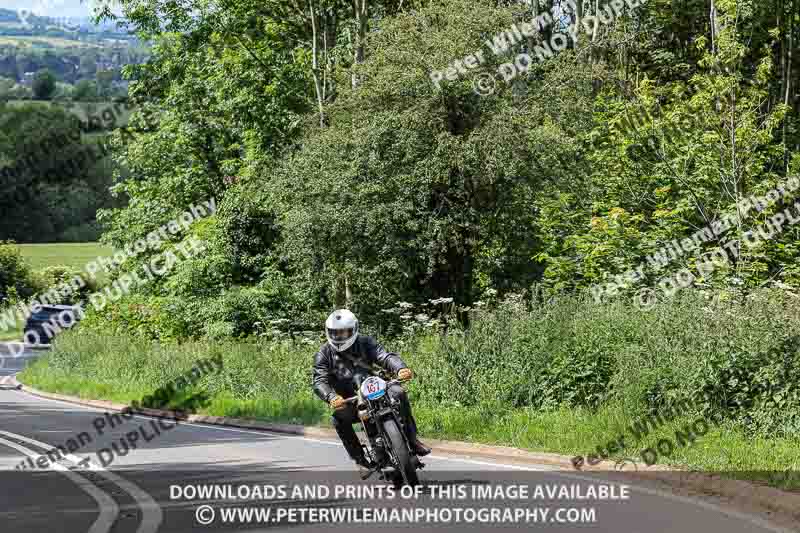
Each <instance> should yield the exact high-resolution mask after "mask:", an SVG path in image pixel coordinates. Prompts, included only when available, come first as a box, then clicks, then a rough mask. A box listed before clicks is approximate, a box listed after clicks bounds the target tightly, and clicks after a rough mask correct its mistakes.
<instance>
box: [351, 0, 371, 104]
mask: <svg viewBox="0 0 800 533" xmlns="http://www.w3.org/2000/svg"><path fill="white" fill-rule="evenodd" d="M368 1H369V0H353V11H354V14H355V17H356V28H357V33H356V42H355V50H354V51H353V63H354V64H356V65H358V64H361V63H363V62H364V41H365V39H366V37H367V16H368V9H367V8H368V4H367V2H368ZM352 85H353V89H355V88H356V87H358V76H357V75H356V73H355V72H353V76H352Z"/></svg>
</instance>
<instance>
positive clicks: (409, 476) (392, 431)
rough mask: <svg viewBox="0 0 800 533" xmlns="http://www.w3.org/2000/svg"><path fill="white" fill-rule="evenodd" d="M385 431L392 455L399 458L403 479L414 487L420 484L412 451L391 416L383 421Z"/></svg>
mask: <svg viewBox="0 0 800 533" xmlns="http://www.w3.org/2000/svg"><path fill="white" fill-rule="evenodd" d="M383 431H384V432H385V433H386V437H387V438H388V439H389V444H390V445H391V447H392V455H394V458H395V459H396V460H397V467H398V470H399V471H400V474H402V476H403V481H405V483H406V485H409V486H411V487H413V486H414V485H419V478H418V477H417V468H416V466H415V465H414V462H413V460H412V458H411V453H410V452H409V451H408V446H406V441H405V439H404V438H403V434H402V433H400V428H399V427H398V426H397V422H396V421H395V420H394V419H393V418H389V419H388V420H386V421H384V423H383Z"/></svg>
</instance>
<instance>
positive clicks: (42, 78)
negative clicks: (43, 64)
mask: <svg viewBox="0 0 800 533" xmlns="http://www.w3.org/2000/svg"><path fill="white" fill-rule="evenodd" d="M32 88H33V96H34V98H36V99H37V100H50V99H51V98H52V97H53V95H54V94H55V92H56V77H55V76H53V73H52V72H50V71H49V70H47V69H42V70H40V71H39V72H37V73H36V76H34V78H33V86H32Z"/></svg>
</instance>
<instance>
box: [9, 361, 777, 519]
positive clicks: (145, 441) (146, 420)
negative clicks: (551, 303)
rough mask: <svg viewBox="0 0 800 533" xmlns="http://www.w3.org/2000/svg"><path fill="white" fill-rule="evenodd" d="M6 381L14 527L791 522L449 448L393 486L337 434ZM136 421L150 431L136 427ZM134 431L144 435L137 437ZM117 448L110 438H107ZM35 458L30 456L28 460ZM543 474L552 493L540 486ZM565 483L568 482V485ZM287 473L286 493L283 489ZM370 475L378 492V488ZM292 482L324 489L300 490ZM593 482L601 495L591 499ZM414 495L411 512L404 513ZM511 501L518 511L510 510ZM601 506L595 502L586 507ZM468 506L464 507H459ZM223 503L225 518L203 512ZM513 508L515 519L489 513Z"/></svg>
mask: <svg viewBox="0 0 800 533" xmlns="http://www.w3.org/2000/svg"><path fill="white" fill-rule="evenodd" d="M28 355H29V358H32V357H35V356H36V355H35V354H28ZM24 362H25V360H24V359H22V358H16V359H15V360H13V361H9V360H6V361H4V362H3V363H2V368H0V380H2V379H3V378H2V376H8V375H11V374H13V373H15V372H16V371H18V370H19V369H20V368H21V367H22V366H23V365H24ZM1 385H2V381H0V470H2V472H1V473H0V475H1V476H2V481H0V494H2V497H1V498H0V523H2V524H3V528H2V529H3V531H4V532H7V533H12V532H26V533H28V532H39V531H41V532H52V531H59V532H67V533H73V532H80V533H85V532H90V533H106V532H113V533H129V532H130V533H134V532H136V533H155V532H165V533H166V532H169V533H183V532H192V531H226V532H227V531H277V530H282V529H292V530H296V531H319V530H320V529H321V528H323V527H324V528H326V529H328V530H333V531H352V530H354V529H355V530H363V531H367V530H375V529H380V530H389V529H392V530H394V529H399V530H410V529H409V528H414V529H417V530H419V529H430V530H433V529H436V530H437V531H438V530H448V531H463V530H471V531H485V530H486V529H488V528H490V527H491V528H495V527H500V528H506V529H509V530H511V529H514V530H518V529H520V528H523V527H524V528H527V529H540V530H542V531H578V530H583V531H585V530H587V529H591V530H592V531H602V532H609V533H621V532H625V533H637V532H641V533H645V532H647V533H659V532H668V531H669V532H681V533H684V532H694V531H701V532H703V533H715V532H724V533H740V532H741V533H743V532H764V531H778V529H777V528H771V527H770V526H769V525H768V524H767V523H766V522H763V521H760V520H759V519H758V518H754V517H751V516H749V515H743V514H739V513H736V512H731V511H727V510H724V509H722V508H720V507H716V506H715V505H711V504H708V503H703V502H699V501H693V500H689V499H686V498H683V497H677V496H673V495H669V494H665V493H661V492H657V491H654V490H652V489H644V488H638V487H636V486H630V487H628V488H627V489H625V488H623V487H621V486H620V485H619V484H613V483H612V484H609V483H605V482H603V481H602V479H601V478H597V477H590V475H589V474H585V475H577V474H575V473H573V472H564V471H555V470H550V469H548V467H545V466H541V467H537V466H519V465H514V464H502V463H500V462H493V461H477V460H471V459H469V458H464V457H452V456H444V455H437V454H434V455H433V456H431V457H429V458H426V465H427V466H426V468H425V470H424V471H423V472H422V473H421V477H422V480H423V483H424V486H423V489H422V492H421V493H420V494H417V495H414V494H407V495H406V496H408V498H407V499H404V498H403V495H402V494H400V493H394V495H393V496H394V497H393V498H390V497H389V496H390V495H389V494H387V492H386V490H387V487H388V486H387V485H386V484H385V483H384V482H382V481H380V480H377V479H369V480H367V481H363V482H362V481H361V480H360V479H358V477H357V475H356V473H355V471H354V469H353V467H352V463H351V462H350V461H349V460H348V459H347V458H346V457H345V454H344V451H343V449H342V448H341V445H340V444H338V443H336V442H330V441H326V440H320V439H312V438H306V437H299V436H287V435H283V434H276V433H268V432H263V431H253V430H246V429H236V428H224V427H216V426H207V425H202V424H189V423H184V422H180V423H177V424H176V423H175V422H174V421H167V420H156V419H153V418H151V417H145V416H135V417H132V418H131V419H130V420H124V419H121V418H120V419H119V420H115V419H114V418H113V417H111V416H105V415H104V414H103V412H102V411H100V410H97V409H93V408H86V407H82V406H77V405H74V404H68V403H64V402H59V401H54V400H46V399H41V398H38V397H35V396H32V395H29V394H27V393H24V392H22V391H18V390H11V389H10V388H7V387H2V386H1ZM112 425H113V426H114V427H111V426H112ZM126 435H127V437H126ZM131 435H137V436H136V439H135V440H134V439H133V438H132V437H131ZM121 439H122V442H121ZM129 443H130V444H132V445H133V446H134V447H133V448H132V447H131V446H127V444H129ZM56 445H61V446H63V448H64V450H63V452H58V453H52V452H51V454H50V455H51V459H48V458H47V455H42V454H44V453H46V452H48V451H49V450H52V449H53V447H54V446H56ZM114 446H116V448H115V447H114ZM106 449H107V450H109V451H107V452H106V451H102V450H106ZM70 452H72V453H70ZM28 458H30V461H28ZM87 459H88V461H87ZM37 463H39V466H38V467H37V466H36V464H37ZM22 465H24V466H25V470H17V469H16V467H17V466H22ZM204 485H205V486H209V485H217V486H219V489H215V490H225V491H231V493H230V494H206V495H205V497H201V496H198V495H195V494H193V491H196V490H197V488H198V487H201V486H204ZM537 486H538V487H539V490H540V491H541V492H543V493H544V494H545V495H544V496H542V494H541V493H540V494H538V495H537V494H536V493H535V489H536V487H537ZM564 486H566V487H567V489H561V487H564ZM601 486H602V487H606V488H605V489H602V488H600V487H601ZM279 487H284V489H285V490H286V493H285V494H283V495H281V494H280V493H276V494H270V493H269V492H270V491H276V492H277V491H279V490H280V489H279ZM295 487H299V489H295ZM337 487H338V489H337ZM513 487H522V488H518V489H517V490H518V492H519V491H521V490H524V488H527V489H528V490H529V493H528V494H527V495H525V494H523V495H521V494H518V493H517V494H515V493H514V491H513ZM365 488H368V489H370V490H371V491H372V494H366V493H365V491H366V489H365ZM486 489H488V490H489V491H490V492H492V491H494V490H503V491H504V495H503V496H505V499H504V500H488V499H485V497H486V496H487V494H483V496H484V499H481V500H476V499H472V498H469V497H468V498H465V499H462V498H460V497H459V491H461V490H463V491H465V493H466V494H467V495H468V496H469V495H471V494H472V491H480V490H486ZM200 490H202V488H201V489H200ZM292 490H302V491H312V490H315V491H316V493H314V494H309V493H306V494H292ZM337 490H340V491H341V492H342V493H336V491H337ZM548 490H552V491H561V490H565V491H573V492H571V493H570V496H572V499H570V498H566V499H556V498H555V496H556V494H558V492H556V493H553V494H548V493H547V491H548ZM576 490H577V491H579V492H578V493H577V494H576V493H575V492H574V491H576ZM590 490H595V493H594V494H592V493H590V492H589V491H590ZM602 490H606V491H607V493H606V494H605V496H607V498H606V499H602V500H601V499H599V497H596V496H597V494H600V493H601V491H602ZM326 491H328V492H329V493H326ZM347 491H350V493H347ZM355 491H362V492H359V493H358V494H355ZM379 491H383V492H382V493H380V492H379ZM608 491H610V492H608ZM581 494H582V495H583V496H584V497H588V495H591V496H593V498H590V499H577V497H580V496H581ZM231 496H233V498H232V497H231ZM381 496H382V497H381ZM275 497H283V499H281V500H275V499H274V498H275ZM514 497H519V498H520V499H516V500H515V499H512V498H514ZM234 498H244V499H234ZM202 506H206V507H202ZM246 507H253V508H259V509H262V510H264V511H262V512H264V513H266V512H267V510H269V512H270V515H269V516H267V515H266V514H265V515H262V516H261V517H260V518H257V517H255V515H254V516H253V517H251V520H248V517H247V516H245V515H239V516H237V515H232V516H228V517H227V518H226V517H223V513H224V512H236V511H230V510H231V509H236V508H246ZM291 509H294V511H291ZM310 509H315V510H316V511H311V510H310ZM345 509H362V510H363V509H371V510H375V511H370V512H374V513H379V512H387V513H388V512H390V511H391V510H392V509H396V510H397V511H395V512H396V513H397V514H396V515H395V516H396V517H398V518H395V520H397V521H398V522H400V521H403V522H405V523H394V524H392V525H391V526H390V525H386V524H376V523H368V521H369V520H375V519H376V518H375V515H373V516H371V517H370V516H361V517H360V518H361V519H363V520H365V522H364V523H358V524H353V523H349V524H341V523H334V524H325V525H322V524H319V523H313V522H312V521H313V520H318V519H321V518H320V517H319V516H317V517H312V513H313V512H316V513H321V512H323V511H321V510H324V512H325V513H329V514H328V515H327V516H322V518H324V519H328V520H331V519H332V518H331V517H332V516H335V515H333V514H330V513H334V512H342V513H343V512H345V511H344V510H345ZM403 509H405V510H406V511H407V514H406V515H405V516H404V515H402V514H400V513H401V512H402V510H403ZM417 509H421V511H416V510H417ZM456 509H460V511H457V510H456ZM468 509H470V510H471V511H468ZM478 509H486V510H485V511H478ZM490 509H495V511H491V510H490ZM506 509H507V510H508V511H507V514H502V513H505V512H506V511H505V510H506ZM576 509H577V510H576ZM590 509H593V513H594V514H593V515H592V514H591V513H590V514H586V511H589V510H590ZM381 510H383V511H381ZM581 510H584V514H583V515H581ZM415 512H417V513H419V515H418V516H419V518H414V519H416V520H421V521H422V522H420V523H407V522H408V521H409V520H412V518H413V517H414V516H416V515H414V514H413V513H415ZM457 512H460V513H461V514H460V515H455V514H454V513H457ZM524 512H527V514H525V515H524V516H523V513H524ZM211 513H213V520H211V523H210V524H209V525H201V522H205V521H208V520H209V519H210V518H211V517H212V515H211ZM279 513H282V514H280V515H279ZM292 513H294V514H292ZM303 513H305V514H303ZM425 513H427V514H425ZM437 513H438V514H437ZM447 513H450V514H449V515H448V514H447ZM469 513H471V514H469ZM480 513H483V514H480ZM491 513H495V514H494V515H492V514H491ZM514 513H518V514H516V515H515V514H514ZM387 516H389V515H387ZM509 517H510V519H511V520H512V521H511V522H509V521H506V522H504V523H499V524H498V523H492V524H489V523H487V521H494V522H498V521H501V520H506V519H507V518H509ZM256 518H257V519H256ZM348 518H350V519H353V517H352V516H350V517H348ZM379 518H380V516H379ZM425 520H427V521H428V522H427V523H426V522H424V521H425ZM468 520H469V521H468ZM514 520H516V522H514ZM224 521H225V523H223V522H224ZM434 521H438V523H433V522H434ZM259 522H260V523H259Z"/></svg>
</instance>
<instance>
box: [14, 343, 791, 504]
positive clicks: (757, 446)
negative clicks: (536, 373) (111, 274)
mask: <svg viewBox="0 0 800 533" xmlns="http://www.w3.org/2000/svg"><path fill="white" fill-rule="evenodd" d="M430 342H431V341H430V339H428V341H425V342H421V343H420V344H419V345H418V346H417V349H418V350H419V351H418V352H417V353H416V354H415V353H414V352H409V353H410V355H409V356H408V358H407V361H408V362H409V364H410V365H411V366H412V367H414V368H417V369H418V378H417V379H416V380H415V381H413V382H411V383H410V385H409V392H410V395H411V398H412V402H413V404H414V410H415V413H416V416H417V419H418V423H419V426H420V430H421V434H422V435H423V436H425V437H429V438H440V439H451V440H460V441H467V442H476V443H485V444H497V445H506V446H514V447H518V448H523V449H528V450H534V451H544V452H553V453H561V454H567V455H587V454H589V453H593V452H594V451H595V450H596V448H597V447H598V446H601V447H604V446H605V443H607V442H609V441H612V440H616V439H618V437H619V436H620V435H621V434H622V435H625V449H624V450H622V451H619V452H616V453H613V454H610V460H612V461H613V460H624V459H626V458H630V457H634V458H636V459H637V460H638V462H639V463H640V464H641V463H642V462H643V459H642V458H641V452H642V450H644V449H646V448H654V449H655V448H657V443H658V442H659V440H661V439H668V440H670V441H672V442H673V443H676V442H677V441H676V432H679V431H681V430H683V429H684V428H685V427H686V425H687V424H690V423H692V422H693V421H695V420H696V419H697V415H696V414H695V415H692V416H677V417H675V418H674V419H673V420H671V421H669V422H665V423H664V424H663V425H661V426H660V427H658V428H657V429H654V430H652V431H650V432H649V433H648V434H647V435H646V436H641V437H640V438H638V439H637V438H634V437H633V435H632V431H631V425H632V424H633V423H634V421H635V420H636V419H637V418H638V417H640V416H642V412H637V411H631V410H629V409H626V408H624V407H623V406H621V405H606V406H601V407H600V408H598V409H588V408H563V407H562V408H556V409H534V408H531V407H525V408H508V407H503V406H501V405H494V406H491V405H488V404H482V405H477V406H476V405H472V406H454V405H447V402H444V401H442V402H437V401H433V400H431V398H430V397H429V396H427V395H425V394H421V392H422V391H423V390H424V389H425V388H426V387H427V386H428V385H430V384H431V382H432V380H436V379H438V378H440V377H441V372H440V371H437V370H436V369H435V368H434V367H430V364H426V362H425V359H426V357H430V356H431V354H429V353H428V354H427V355H426V344H428V343H430ZM428 349H429V348H428ZM311 352H312V351H311V350H309V349H308V347H301V346H299V345H294V344H292V343H291V342H289V341H285V342H271V343H245V342H233V341H228V342H219V343H207V342H188V343H185V344H181V345H176V346H167V345H160V344H157V343H151V342H148V341H144V340H142V339H141V338H137V337H128V338H122V337H105V336H102V335H99V334H95V333H92V332H89V331H83V332H81V331H71V332H66V333H64V334H62V335H61V336H60V337H59V338H58V339H57V340H56V343H55V348H54V350H53V351H52V352H50V353H48V354H47V355H45V356H43V357H42V358H40V359H39V360H37V361H36V362H34V363H33V364H31V365H30V366H28V368H27V369H26V370H25V371H24V372H23V373H22V375H21V377H20V379H21V381H23V382H24V383H27V384H29V385H31V386H33V387H36V388H39V389H41V390H45V391H50V392H56V393H61V394H68V395H73V396H78V397H81V398H90V399H103V400H110V401H115V402H120V403H129V402H131V401H133V400H139V399H141V398H142V397H143V396H146V395H148V394H150V393H151V392H153V390H154V389H155V388H157V387H158V386H159V385H161V384H164V383H166V382H167V381H169V380H170V379H172V378H174V377H176V376H178V375H180V374H181V373H182V372H185V371H186V370H188V369H189V368H191V367H192V366H193V364H194V362H195V361H197V360H199V359H205V358H209V357H214V356H216V355H217V354H222V357H223V361H224V368H223V370H222V371H221V372H220V373H218V374H213V375H207V376H203V377H202V379H201V380H200V381H199V382H198V383H197V384H196V385H195V386H194V388H195V389H196V391H190V392H197V393H200V392H202V393H204V394H205V395H206V396H207V397H208V398H209V399H210V404H209V405H208V406H207V408H205V409H204V410H203V411H201V412H202V413H204V414H210V415H215V416H230V417H247V418H255V419H261V420H267V421H276V422H277V421H280V422H289V423H297V424H305V425H322V426H328V425H329V411H328V409H327V406H325V405H324V404H323V403H322V402H320V401H319V400H318V399H317V398H315V397H314V396H313V394H312V392H311V387H310V372H311V362H312V353H311ZM799 451H800V441H798V439H796V438H788V437H774V438H766V437H754V436H753V435H752V434H748V433H747V432H746V431H745V430H744V429H743V428H741V427H739V426H737V425H736V423H735V422H734V421H732V420H728V421H725V422H723V423H721V424H719V425H715V426H714V427H711V428H710V429H709V430H708V431H707V432H705V434H704V435H699V434H698V435H696V438H695V439H692V440H687V442H686V443H685V445H684V446H679V445H676V446H675V449H674V450H673V451H672V452H671V453H670V455H669V456H668V457H666V456H664V455H661V456H659V457H658V461H657V462H658V463H663V464H669V465H674V466H676V467H681V468H688V469H696V470H701V471H707V472H713V473H720V474H723V475H725V476H727V477H732V478H738V479H746V480H750V481H756V482H760V483H764V484H767V485H770V486H775V487H778V488H781V489H784V490H793V491H798V490H800V453H798V452H799ZM786 472H790V473H792V474H793V475H789V476H787V475H786V474H785V473H786Z"/></svg>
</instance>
